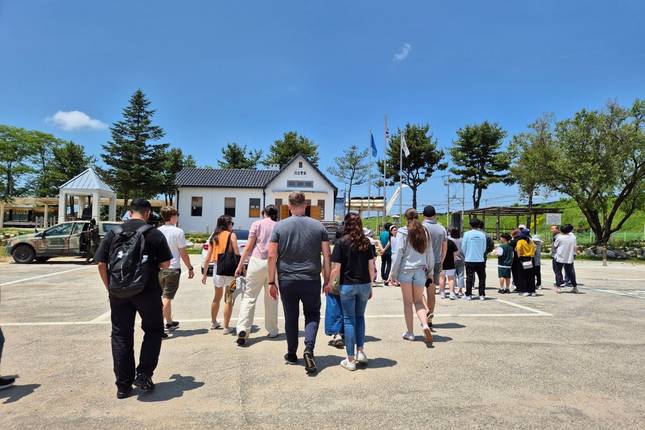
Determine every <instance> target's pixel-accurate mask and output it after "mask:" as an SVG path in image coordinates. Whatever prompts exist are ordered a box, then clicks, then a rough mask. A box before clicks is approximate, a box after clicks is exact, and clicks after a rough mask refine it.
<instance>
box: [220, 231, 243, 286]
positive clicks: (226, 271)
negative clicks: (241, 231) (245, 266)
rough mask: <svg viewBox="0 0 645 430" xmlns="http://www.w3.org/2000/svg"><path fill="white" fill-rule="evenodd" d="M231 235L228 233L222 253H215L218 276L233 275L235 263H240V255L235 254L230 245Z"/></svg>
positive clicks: (235, 268) (235, 267)
mask: <svg viewBox="0 0 645 430" xmlns="http://www.w3.org/2000/svg"><path fill="white" fill-rule="evenodd" d="M231 236H232V233H229V235H228V240H227V241H226V248H224V253H223V254H218V255H217V274H218V275H219V276H235V271H236V270H237V265H238V264H239V263H240V256H239V255H235V252H234V251H233V248H232V247H231Z"/></svg>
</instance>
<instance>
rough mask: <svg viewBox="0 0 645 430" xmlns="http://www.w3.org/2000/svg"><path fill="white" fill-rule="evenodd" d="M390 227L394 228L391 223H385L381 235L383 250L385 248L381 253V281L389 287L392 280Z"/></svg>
mask: <svg viewBox="0 0 645 430" xmlns="http://www.w3.org/2000/svg"><path fill="white" fill-rule="evenodd" d="M390 227H392V224H391V223H389V222H387V223H385V225H384V226H383V231H382V232H381V234H380V235H379V240H380V241H381V248H383V252H382V253H381V280H382V281H383V284H384V285H389V284H388V279H390V269H391V268H392V241H391V240H390Z"/></svg>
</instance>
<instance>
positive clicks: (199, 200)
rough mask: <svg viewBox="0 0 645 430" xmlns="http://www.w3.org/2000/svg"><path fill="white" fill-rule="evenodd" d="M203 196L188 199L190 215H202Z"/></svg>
mask: <svg viewBox="0 0 645 430" xmlns="http://www.w3.org/2000/svg"><path fill="white" fill-rule="evenodd" d="M203 203H204V198H203V197H192V198H191V199H190V216H202V206H203Z"/></svg>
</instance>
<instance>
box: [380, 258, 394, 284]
mask: <svg viewBox="0 0 645 430" xmlns="http://www.w3.org/2000/svg"><path fill="white" fill-rule="evenodd" d="M390 269H392V254H383V255H381V279H383V282H385V281H387V280H388V279H389V277H390Z"/></svg>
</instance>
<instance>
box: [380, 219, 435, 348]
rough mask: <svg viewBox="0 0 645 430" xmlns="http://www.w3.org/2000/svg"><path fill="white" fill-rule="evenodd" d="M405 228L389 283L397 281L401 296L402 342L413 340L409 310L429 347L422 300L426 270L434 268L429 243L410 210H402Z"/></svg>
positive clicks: (399, 236) (430, 333) (425, 233)
mask: <svg viewBox="0 0 645 430" xmlns="http://www.w3.org/2000/svg"><path fill="white" fill-rule="evenodd" d="M405 219H406V221H407V226H406V227H401V228H400V229H399V232H398V237H397V241H396V251H395V253H394V260H393V261H392V272H391V273H390V279H391V280H392V282H395V283H396V282H400V284H401V294H402V296H403V314H404V315H405V325H406V329H407V330H406V331H405V333H403V335H402V336H403V339H405V340H414V339H415V338H414V329H413V318H412V307H413V306H414V308H415V311H416V314H417V317H418V318H419V321H420V322H421V326H422V327H423V334H424V335H425V340H426V342H427V343H428V344H429V345H432V331H431V330H430V326H429V324H428V309H427V307H426V305H425V301H424V298H423V290H424V288H425V286H426V279H428V276H430V274H429V271H430V270H433V268H434V257H433V253H432V243H431V241H430V236H429V235H428V232H427V230H426V229H425V227H423V225H422V224H421V223H420V222H419V214H418V212H417V211H416V210H414V209H408V210H407V211H405Z"/></svg>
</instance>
